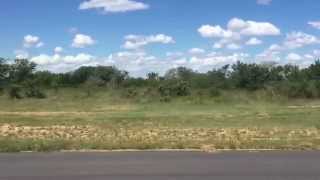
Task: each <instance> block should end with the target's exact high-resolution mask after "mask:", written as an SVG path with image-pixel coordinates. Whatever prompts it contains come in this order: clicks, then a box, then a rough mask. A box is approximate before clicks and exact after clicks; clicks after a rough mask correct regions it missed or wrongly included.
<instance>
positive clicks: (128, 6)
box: [79, 0, 149, 13]
mask: <svg viewBox="0 0 320 180" xmlns="http://www.w3.org/2000/svg"><path fill="white" fill-rule="evenodd" d="M148 8H149V5H148V4H145V3H142V2H138V1H134V0H88V1H84V2H82V3H81V4H80V6H79V9H80V10H87V9H102V10H103V12H105V13H118V12H127V11H137V10H145V9H148Z"/></svg>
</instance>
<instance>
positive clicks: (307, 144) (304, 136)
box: [0, 124, 320, 152]
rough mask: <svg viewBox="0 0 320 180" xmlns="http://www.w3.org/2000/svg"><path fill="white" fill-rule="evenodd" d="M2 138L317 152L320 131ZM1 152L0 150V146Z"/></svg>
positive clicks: (16, 133) (54, 132) (22, 131)
mask: <svg viewBox="0 0 320 180" xmlns="http://www.w3.org/2000/svg"><path fill="white" fill-rule="evenodd" d="M0 136H1V137H3V138H6V139H17V140H33V141H39V140H40V141H49V142H50V141H51V140H59V141H61V142H70V143H69V144H72V145H70V146H68V147H64V148H66V149H64V150H73V149H101V150H103V149H107V150H108V149H122V148H124V149H163V148H165V149H166V148H168V149H186V148H192V149H202V150H204V151H208V152H212V151H215V150H216V149H318V148H320V131H319V130H318V129H316V128H309V129H279V128H273V129H259V128H243V129H238V128H218V129H211V128H166V127H158V128H119V129H118V128H101V127H95V126H47V127H34V126H15V125H10V124H4V125H0ZM0 150H1V147H0Z"/></svg>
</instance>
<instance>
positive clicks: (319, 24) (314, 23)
mask: <svg viewBox="0 0 320 180" xmlns="http://www.w3.org/2000/svg"><path fill="white" fill-rule="evenodd" d="M308 24H309V25H310V26H312V27H314V28H316V29H320V21H310V22H308Z"/></svg>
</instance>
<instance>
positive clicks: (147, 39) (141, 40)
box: [123, 34, 175, 49]
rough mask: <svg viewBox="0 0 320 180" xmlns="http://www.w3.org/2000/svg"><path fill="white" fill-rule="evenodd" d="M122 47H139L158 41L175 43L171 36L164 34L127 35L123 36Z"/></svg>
mask: <svg viewBox="0 0 320 180" xmlns="http://www.w3.org/2000/svg"><path fill="white" fill-rule="evenodd" d="M124 39H125V43H124V45H123V47H124V48H125V49H139V48H142V47H144V46H146V45H149V44H154V43H160V44H171V43H175V41H174V39H173V38H172V37H171V36H167V35H165V34H157V35H150V36H142V35H127V36H126V37H125V38H124Z"/></svg>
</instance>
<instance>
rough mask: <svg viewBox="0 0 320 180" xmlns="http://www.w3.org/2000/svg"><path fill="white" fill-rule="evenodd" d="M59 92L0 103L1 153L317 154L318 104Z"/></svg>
mask: <svg viewBox="0 0 320 180" xmlns="http://www.w3.org/2000/svg"><path fill="white" fill-rule="evenodd" d="M84 94H85V93H83V92H81V91H77V90H73V89H65V90H63V91H60V92H59V94H55V95H50V96H48V97H49V98H48V99H42V100H35V99H23V100H15V101H14V100H10V99H8V98H7V97H5V96H0V152H18V151H56V150H81V149H91V150H95V149H98V150H114V149H203V150H212V149H290V150H300V149H320V120H319V117H320V106H319V105H320V101H318V100H307V99H300V100H288V99H285V98H282V97H278V98H275V99H273V98H267V97H266V96H265V95H264V94H263V93H262V94H261V93H251V94H246V93H243V92H237V93H233V92H229V93H225V94H223V95H222V96H220V97H214V98H213V97H199V96H197V97H193V96H191V97H184V98H177V99H174V100H173V101H171V102H168V103H161V102H159V101H156V100H153V101H151V100H149V99H126V98H123V97H121V96H120V95H118V94H113V93H111V92H102V91H97V92H96V94H95V95H93V96H92V97H85V96H84Z"/></svg>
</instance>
